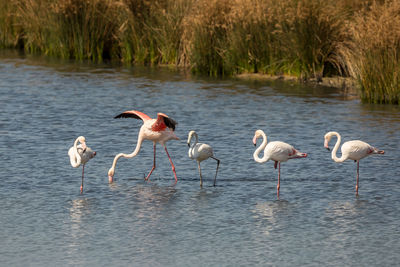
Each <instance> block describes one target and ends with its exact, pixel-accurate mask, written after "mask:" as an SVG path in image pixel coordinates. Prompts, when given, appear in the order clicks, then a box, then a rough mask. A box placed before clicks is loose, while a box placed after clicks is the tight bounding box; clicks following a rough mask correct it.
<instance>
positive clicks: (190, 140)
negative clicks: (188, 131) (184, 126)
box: [189, 132, 199, 148]
mask: <svg viewBox="0 0 400 267" xmlns="http://www.w3.org/2000/svg"><path fill="white" fill-rule="evenodd" d="M193 137H194V138H195V140H194V143H193V145H192V144H191V142H192V138H193ZM198 142H199V136H198V135H197V133H196V132H193V133H192V135H191V136H190V137H189V144H191V145H190V147H192V148H193V147H195V146H196V145H197V143H198Z"/></svg>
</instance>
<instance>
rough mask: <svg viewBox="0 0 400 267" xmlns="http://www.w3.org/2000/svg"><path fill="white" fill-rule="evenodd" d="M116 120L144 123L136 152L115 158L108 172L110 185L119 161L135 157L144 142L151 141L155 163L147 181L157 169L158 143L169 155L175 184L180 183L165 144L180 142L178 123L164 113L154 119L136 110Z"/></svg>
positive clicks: (121, 115) (123, 113) (126, 112)
mask: <svg viewBox="0 0 400 267" xmlns="http://www.w3.org/2000/svg"><path fill="white" fill-rule="evenodd" d="M114 118H115V119H117V118H135V119H141V120H142V121H143V125H142V127H141V128H140V131H139V136H138V140H137V144H136V148H135V150H134V151H133V152H132V153H131V154H124V153H119V154H118V155H116V156H115V158H114V161H113V164H112V166H111V168H110V169H109V171H108V181H109V182H110V183H112V182H113V180H114V179H113V177H114V173H115V166H116V165H117V161H118V160H119V159H120V158H121V157H124V158H133V157H135V156H136V155H137V154H138V153H139V151H140V147H141V145H142V142H143V141H144V140H150V141H153V150H154V161H153V168H152V169H151V170H150V172H149V174H148V175H147V177H146V178H145V180H146V181H147V180H148V179H149V177H150V175H151V174H152V172H153V171H154V169H155V168H156V143H157V142H158V143H160V144H161V145H162V146H163V147H164V149H165V152H166V153H167V156H168V159H169V162H170V163H171V166H172V172H173V173H174V176H175V183H176V182H177V181H178V178H177V177H176V172H175V166H174V164H173V163H172V160H171V157H170V156H169V153H168V150H167V147H166V145H165V143H166V142H167V141H168V140H171V139H174V140H179V138H178V137H177V136H176V135H175V133H174V131H175V125H176V124H177V123H176V122H175V121H174V120H173V119H171V118H169V117H168V116H167V115H165V114H163V113H157V119H152V118H150V117H149V116H147V115H146V114H144V113H142V112H140V111H136V110H128V111H125V112H122V113H121V114H119V115H117V116H115V117H114Z"/></svg>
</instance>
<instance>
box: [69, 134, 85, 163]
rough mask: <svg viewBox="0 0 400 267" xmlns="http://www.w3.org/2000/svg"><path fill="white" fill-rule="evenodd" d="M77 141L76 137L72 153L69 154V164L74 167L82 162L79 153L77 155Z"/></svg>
mask: <svg viewBox="0 0 400 267" xmlns="http://www.w3.org/2000/svg"><path fill="white" fill-rule="evenodd" d="M78 142H79V138H76V140H75V142H74V146H73V149H72V155H70V157H69V160H70V162H71V165H72V167H74V168H77V167H79V166H80V165H81V163H82V158H81V155H79V153H78Z"/></svg>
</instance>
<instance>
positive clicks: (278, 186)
mask: <svg viewBox="0 0 400 267" xmlns="http://www.w3.org/2000/svg"><path fill="white" fill-rule="evenodd" d="M278 166H279V167H278V185H277V186H276V194H277V196H278V199H279V189H280V188H281V162H279V163H278Z"/></svg>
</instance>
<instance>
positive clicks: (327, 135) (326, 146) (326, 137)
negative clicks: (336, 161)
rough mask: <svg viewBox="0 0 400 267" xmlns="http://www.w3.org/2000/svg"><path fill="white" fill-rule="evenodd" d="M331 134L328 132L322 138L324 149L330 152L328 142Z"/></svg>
mask: <svg viewBox="0 0 400 267" xmlns="http://www.w3.org/2000/svg"><path fill="white" fill-rule="evenodd" d="M331 138H332V134H331V133H330V132H329V133H327V134H326V135H325V136H324V139H325V142H324V147H325V148H326V149H328V151H330V150H331V149H330V148H329V141H331Z"/></svg>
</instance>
